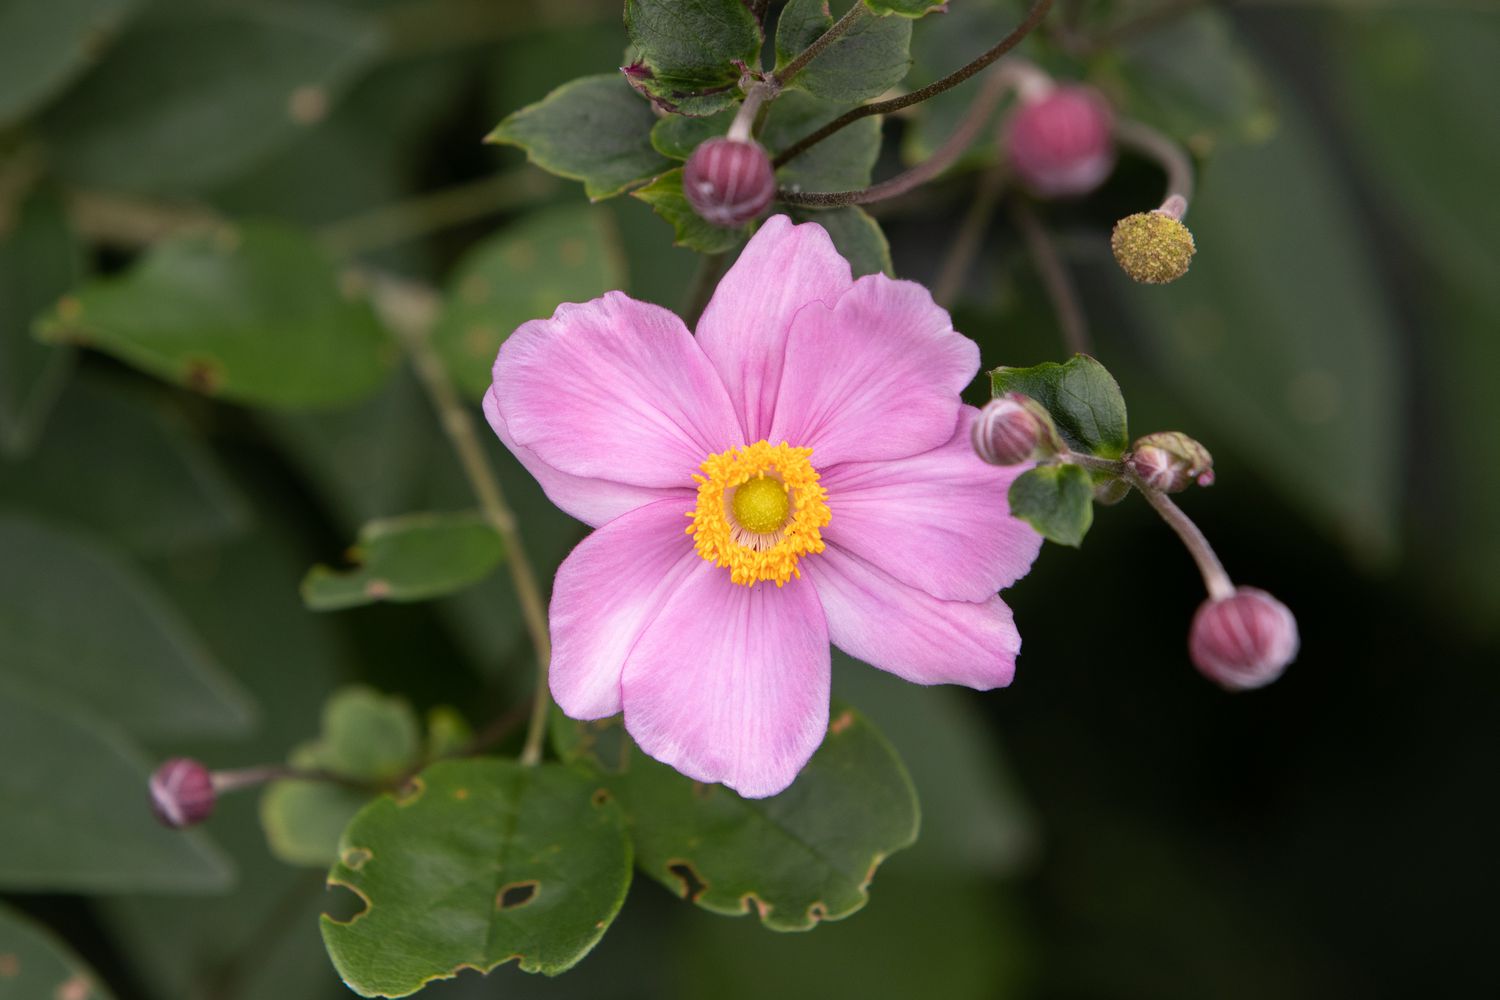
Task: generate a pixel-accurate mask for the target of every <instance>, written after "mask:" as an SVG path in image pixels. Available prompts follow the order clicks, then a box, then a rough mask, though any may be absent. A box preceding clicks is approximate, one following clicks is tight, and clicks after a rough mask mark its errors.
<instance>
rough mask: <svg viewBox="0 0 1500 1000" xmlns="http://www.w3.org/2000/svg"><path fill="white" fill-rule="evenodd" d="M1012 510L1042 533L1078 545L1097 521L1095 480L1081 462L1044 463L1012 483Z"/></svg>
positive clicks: (1059, 542) (1049, 538)
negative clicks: (1079, 463) (1065, 463)
mask: <svg viewBox="0 0 1500 1000" xmlns="http://www.w3.org/2000/svg"><path fill="white" fill-rule="evenodd" d="M1009 496H1010V512H1011V513H1012V514H1013V515H1015V516H1016V517H1019V518H1020V519H1021V520H1023V521H1025V522H1026V523H1027V524H1029V525H1031V526H1032V527H1033V528H1035V529H1036V530H1037V531H1038V532H1040V533H1041V535H1042V537H1044V538H1046V539H1047V540H1048V541H1052V542H1056V543H1057V544H1059V545H1072V546H1075V547H1076V546H1078V545H1081V544H1082V543H1083V536H1084V535H1086V534H1088V530H1089V526H1090V525H1092V524H1093V523H1094V484H1093V479H1092V477H1090V476H1089V473H1088V470H1087V469H1085V468H1084V467H1083V466H1081V465H1043V466H1039V467H1038V468H1035V469H1031V470H1029V471H1027V472H1025V473H1023V474H1022V475H1020V476H1019V477H1017V478H1016V481H1015V482H1013V483H1011V484H1010V494H1009Z"/></svg>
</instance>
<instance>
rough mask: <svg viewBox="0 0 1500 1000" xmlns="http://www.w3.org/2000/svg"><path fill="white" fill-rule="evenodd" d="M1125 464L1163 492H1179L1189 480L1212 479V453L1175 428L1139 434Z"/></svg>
mask: <svg viewBox="0 0 1500 1000" xmlns="http://www.w3.org/2000/svg"><path fill="white" fill-rule="evenodd" d="M1125 464H1126V465H1128V466H1130V471H1131V472H1134V473H1135V474H1136V475H1137V476H1139V477H1140V479H1141V481H1142V482H1143V483H1145V484H1146V485H1147V486H1149V487H1151V488H1152V489H1154V490H1160V491H1161V492H1163V493H1181V492H1182V491H1183V490H1185V489H1187V488H1188V487H1189V486H1191V485H1192V484H1193V483H1197V484H1198V485H1199V486H1209V485H1211V484H1212V483H1213V481H1214V457H1213V456H1212V455H1210V454H1209V453H1208V449H1207V448H1205V447H1203V445H1201V444H1199V443H1198V442H1197V441H1194V440H1193V439H1192V438H1190V437H1188V436H1187V435H1186V434H1183V433H1181V432H1179V431H1164V432H1162V433H1160V434H1147V435H1146V436H1145V437H1143V438H1140V439H1139V440H1137V441H1136V443H1135V444H1134V445H1133V446H1131V450H1130V454H1129V456H1127V457H1126V459H1125Z"/></svg>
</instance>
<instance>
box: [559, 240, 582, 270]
mask: <svg viewBox="0 0 1500 1000" xmlns="http://www.w3.org/2000/svg"><path fill="white" fill-rule="evenodd" d="M588 254H589V248H588V245H587V244H585V243H584V242H583V240H579V239H571V240H563V241H562V244H561V245H560V246H559V247H558V248H557V255H558V256H559V257H560V258H562V262H563V264H564V265H565V266H567V267H577V266H578V265H580V264H582V263H583V262H584V261H585V260H586V259H587V258H588Z"/></svg>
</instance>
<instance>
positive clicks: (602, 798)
mask: <svg viewBox="0 0 1500 1000" xmlns="http://www.w3.org/2000/svg"><path fill="white" fill-rule="evenodd" d="M609 799H610V794H609V789H608V788H596V789H594V794H593V796H591V797H590V799H589V801H591V802H593V803H594V805H595V807H598V806H602V805H604V804H605V803H606V802H608V801H609Z"/></svg>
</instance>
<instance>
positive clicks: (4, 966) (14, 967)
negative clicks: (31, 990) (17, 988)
mask: <svg viewBox="0 0 1500 1000" xmlns="http://www.w3.org/2000/svg"><path fill="white" fill-rule="evenodd" d="M20 974H21V960H20V959H19V958H17V957H16V956H15V955H12V954H11V953H10V952H8V951H7V952H3V953H0V979H14V978H16V977H17V976H19V975H20Z"/></svg>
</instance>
